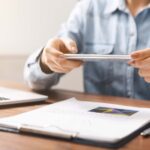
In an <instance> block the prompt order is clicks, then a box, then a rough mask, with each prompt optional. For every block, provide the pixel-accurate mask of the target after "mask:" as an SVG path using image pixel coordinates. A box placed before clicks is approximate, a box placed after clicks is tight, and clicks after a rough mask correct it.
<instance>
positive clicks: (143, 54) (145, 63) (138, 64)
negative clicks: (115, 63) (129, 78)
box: [129, 48, 150, 83]
mask: <svg viewBox="0 0 150 150" xmlns="http://www.w3.org/2000/svg"><path fill="white" fill-rule="evenodd" d="M131 57H132V59H133V60H132V61H131V62H129V64H130V65H131V66H133V67H135V68H137V69H139V75H140V76H141V77H143V78H144V80H145V81H146V82H148V83H150V48H148V49H144V50H139V51H135V52H133V53H132V54H131Z"/></svg>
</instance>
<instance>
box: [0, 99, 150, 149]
mask: <svg viewBox="0 0 150 150" xmlns="http://www.w3.org/2000/svg"><path fill="white" fill-rule="evenodd" d="M37 116H38V117H37ZM149 116H150V110H149V109H148V108H137V107H128V106H123V105H115V104H106V103H96V102H86V101H80V100H77V99H75V98H71V99H68V100H65V101H62V102H57V103H55V104H50V105H48V106H44V107H42V108H39V109H36V110H33V111H30V112H26V113H22V114H19V115H16V116H12V117H6V118H1V119H0V130H1V131H7V132H15V133H19V134H21V133H29V134H35V135H42V136H47V137H55V138H58V139H62V140H69V141H72V142H76V143H81V144H88V145H93V146H101V147H108V148H119V147H121V146H123V145H124V144H126V143H127V142H128V141H130V140H132V139H133V138H134V137H135V136H137V135H139V134H140V132H141V131H143V130H144V129H145V128H147V127H148V126H149V125H150V119H149ZM130 117H131V119H130ZM108 122H109V123H108ZM101 124H102V125H101ZM110 125H111V126H110ZM116 125H117V126H116ZM101 127H102V129H101ZM123 129H124V130H123ZM114 133H115V134H114Z"/></svg>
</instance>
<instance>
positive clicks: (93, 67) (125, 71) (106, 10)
mask: <svg viewBox="0 0 150 150" xmlns="http://www.w3.org/2000/svg"><path fill="white" fill-rule="evenodd" d="M58 37H67V38H71V39H73V40H75V41H76V43H77V46H78V50H79V53H90V54H92V53H96V54H119V55H126V54H130V53H131V52H133V51H136V50H140V49H145V48H150V6H147V7H145V8H143V9H142V10H140V11H139V12H138V14H137V15H136V16H135V17H133V16H132V15H131V13H130V11H129V9H128V7H127V6H126V2H125V0H82V1H80V2H78V4H77V5H76V7H75V9H74V10H73V12H72V13H71V15H70V17H69V19H68V22H67V23H66V24H64V25H63V26H62V28H61V30H60V32H59V34H58ZM39 56H40V51H39V53H37V54H36V53H34V54H33V55H32V56H30V58H29V60H28V61H27V65H26V67H25V78H26V80H27V81H28V83H29V84H30V85H31V87H33V88H37V89H38V88H39V89H40V88H41V89H44V88H45V89H46V88H50V87H51V86H52V85H54V84H56V83H57V82H58V80H59V78H60V76H61V75H60V74H56V73H54V74H51V75H46V74H44V73H43V72H42V71H41V70H40V69H39V64H38V59H37V58H38V57H39ZM29 66H30V67H29ZM36 68H38V69H36ZM37 70H38V71H37ZM84 89H85V92H88V93H93V94H102V95H113V96H122V97H129V98H137V99H147V100H148V99H150V84H148V83H146V82H145V81H144V79H143V78H141V77H139V75H138V70H137V69H134V68H133V67H131V66H129V65H128V64H127V62H121V61H119V62H113V61H99V62H87V63H85V64H84Z"/></svg>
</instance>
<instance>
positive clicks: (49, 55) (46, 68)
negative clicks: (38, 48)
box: [40, 38, 83, 73]
mask: <svg viewBox="0 0 150 150" xmlns="http://www.w3.org/2000/svg"><path fill="white" fill-rule="evenodd" d="M77 52H78V49H77V45H76V42H74V41H73V40H71V39H66V38H54V39H51V40H50V41H49V42H48V43H47V45H46V47H45V48H44V49H43V52H42V55H41V59H40V66H41V69H42V71H43V72H45V73H51V72H56V73H68V72H70V71H71V70H73V69H74V68H77V67H79V66H80V65H81V64H82V63H83V62H82V61H77V60H67V59H65V58H64V57H62V56H63V54H64V53H77Z"/></svg>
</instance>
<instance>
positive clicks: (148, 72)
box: [138, 69, 150, 77]
mask: <svg viewBox="0 0 150 150" xmlns="http://www.w3.org/2000/svg"><path fill="white" fill-rule="evenodd" d="M138 73H139V75H140V76H141V77H148V76H150V69H140V70H139V72H138Z"/></svg>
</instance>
